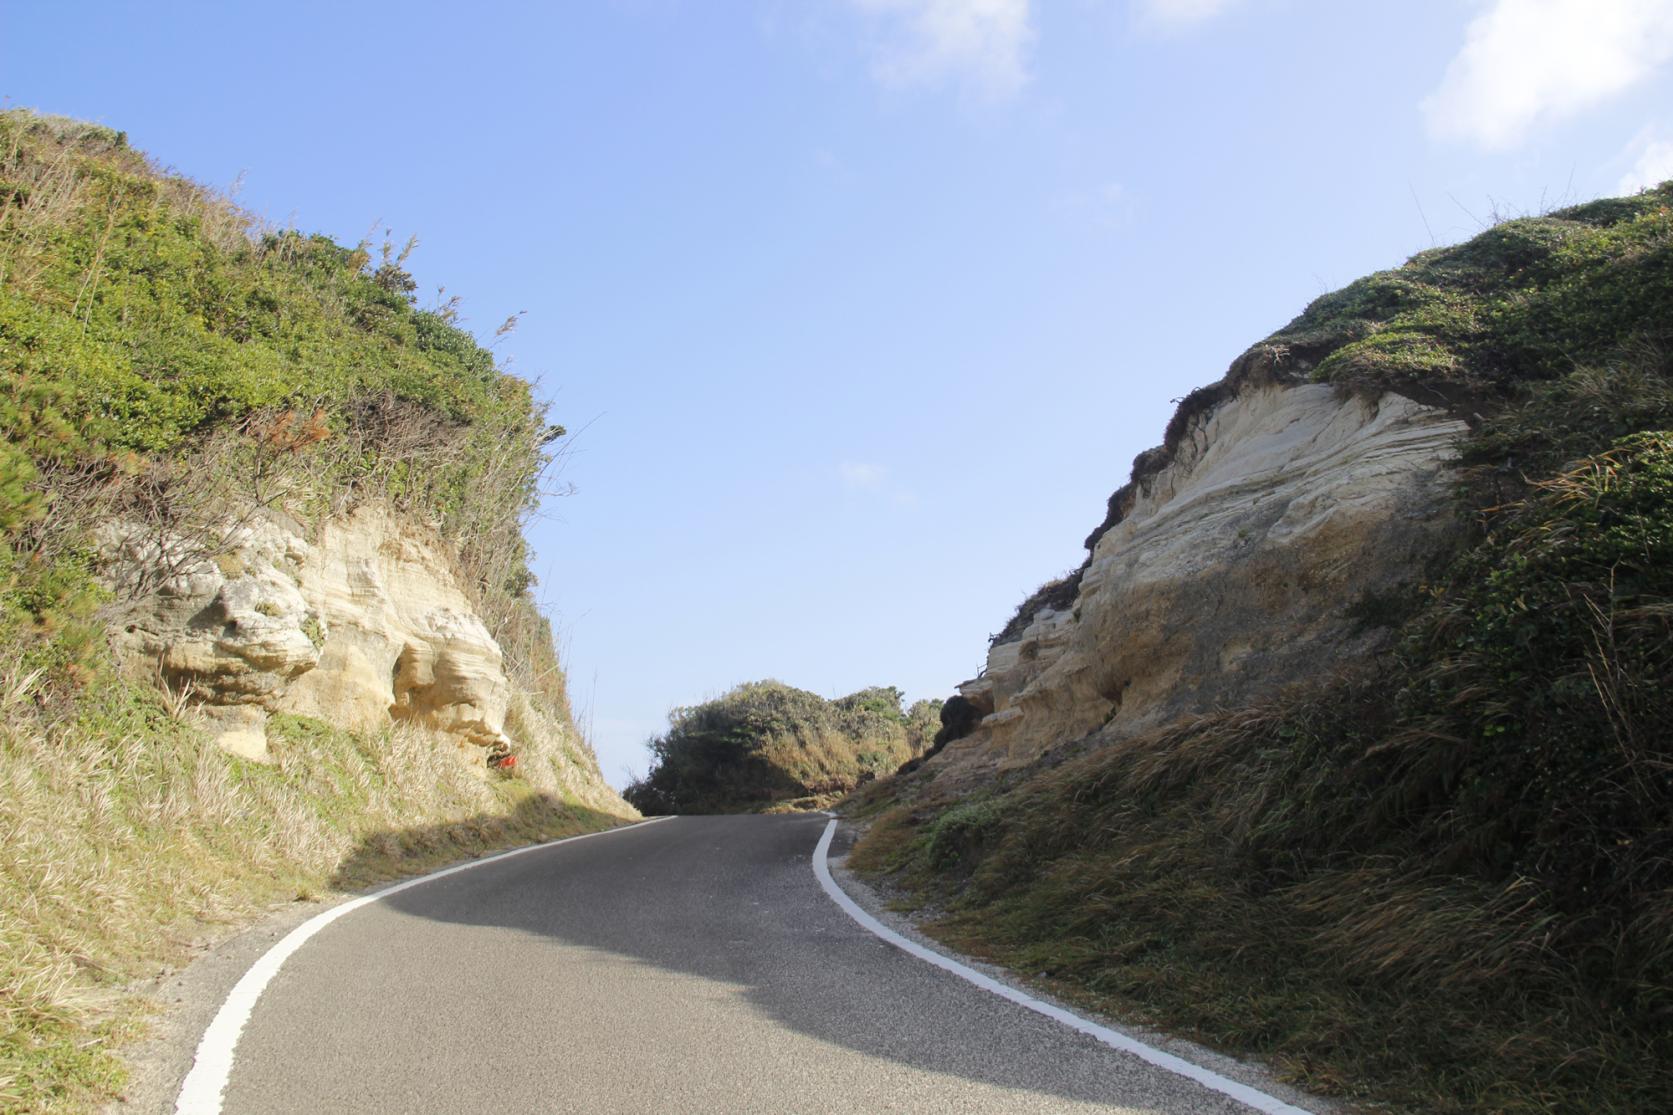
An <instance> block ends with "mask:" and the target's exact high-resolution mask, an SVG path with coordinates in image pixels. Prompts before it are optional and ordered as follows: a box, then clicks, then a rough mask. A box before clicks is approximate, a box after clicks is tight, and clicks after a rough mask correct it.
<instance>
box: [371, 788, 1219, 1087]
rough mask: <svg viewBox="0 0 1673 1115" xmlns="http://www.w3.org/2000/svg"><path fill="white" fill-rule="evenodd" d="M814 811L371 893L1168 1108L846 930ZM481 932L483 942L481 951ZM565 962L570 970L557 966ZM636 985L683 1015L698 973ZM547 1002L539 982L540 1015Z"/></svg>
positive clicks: (657, 830)
mask: <svg viewBox="0 0 1673 1115" xmlns="http://www.w3.org/2000/svg"><path fill="white" fill-rule="evenodd" d="M826 819H827V818H825V817H824V816H821V815H807V814H803V815H788V816H712V817H678V818H674V819H671V820H665V821H661V822H658V823H655V824H650V825H645V826H642V827H640V828H636V829H632V830H628V831H623V832H618V833H612V834H610V835H609V836H606V837H603V838H601V839H596V840H585V841H578V842H575V843H572V844H565V845H559V846H557V847H555V848H552V849H548V850H543V851H541V852H538V853H534V854H530V855H527V856H519V857H514V858H512V859H508V860H506V861H503V863H499V864H495V865H492V866H490V867H486V868H484V869H483V870H482V871H470V872H465V873H463V874H459V875H455V876H451V877H449V878H448V879H447V880H446V881H445V885H434V886H421V887H415V888H412V889H410V890H407V891H403V892H401V893H399V894H396V895H393V896H390V897H389V898H387V899H385V900H384V904H386V905H387V906H390V907H393V908H395V909H396V910H399V911H401V912H402V913H404V914H407V915H410V916H411V917H415V918H423V919H427V920H431V921H437V922H444V923H450V924H453V925H458V926H484V927H498V928H503V929H511V930H515V931H518V932H521V933H526V934H531V935H535V936H537V937H540V938H545V939H548V940H552V941H555V942H558V943H561V944H564V945H570V946H578V947H580V948H583V949H587V950H596V951H597V952H599V953H605V954H612V955H614V956H618V957H623V958H627V959H630V960H632V961H635V962H638V963H640V964H647V965H652V966H654V967H655V968H658V969H661V970H662V971H665V972H669V973H678V974H681V975H684V976H695V977H698V978H699V979H701V980H706V981H713V982H714V983H716V984H721V985H725V986H726V987H728V988H732V989H738V990H739V991H740V992H741V994H742V995H743V996H744V997H746V998H747V1001H748V1003H749V1004H750V1005H751V1006H752V1007H753V1008H754V1009H755V1010H756V1011H757V1012H760V1014H762V1015H764V1016H766V1017H767V1018H770V1019H771V1020H773V1021H775V1022H776V1023H777V1024H778V1025H781V1026H784V1027H789V1028H791V1029H793V1030H794V1031H796V1032H798V1033H800V1034H802V1035H806V1036H809V1037H812V1038H815V1039H817V1040H819V1041H821V1042H826V1043H831V1044H833V1045H837V1046H841V1047H843V1048H846V1049H849V1050H853V1051H856V1052H859V1053H862V1054H865V1055H868V1056H871V1057H876V1058H883V1059H887V1060H889V1061H892V1062H896V1063H898V1064H903V1065H910V1066H915V1067H917V1068H920V1069H923V1070H927V1071H929V1072H933V1073H942V1074H952V1075H955V1076H958V1077H962V1078H964V1079H966V1080H970V1081H975V1082H980V1083H983V1084H987V1085H993V1086H997V1087H1001V1088H1007V1089H1017V1090H1021V1091H1024V1092H1029V1093H1034V1094H1036V1095H1039V1096H1046V1097H1059V1098H1061V1099H1065V1100H1077V1101H1082V1102H1091V1103H1109V1102H1111V1099H1112V1097H1113V1096H1116V1095H1120V1096H1121V1103H1122V1104H1123V1105H1130V1106H1124V1108H1123V1109H1124V1110H1129V1111H1131V1110H1145V1109H1148V1108H1154V1109H1162V1108H1163V1107H1168V1108H1171V1109H1174V1110H1178V1109H1179V1108H1178V1107H1177V1104H1178V1098H1179V1093H1178V1092H1177V1091H1176V1090H1175V1089H1173V1088H1168V1087H1166V1086H1164V1088H1163V1089H1157V1088H1156V1087H1155V1086H1154V1085H1152V1084H1150V1083H1148V1082H1147V1080H1133V1079H1129V1076H1128V1074H1129V1073H1130V1071H1131V1068H1130V1062H1128V1061H1127V1060H1126V1059H1125V1058H1121V1057H1118V1056H1117V1055H1115V1054H1113V1053H1111V1052H1110V1051H1108V1050H1107V1049H1104V1048H1103V1047H1102V1046H1096V1044H1095V1043H1093V1042H1092V1041H1091V1039H1088V1038H1084V1037H1081V1036H1079V1035H1075V1034H1072V1033H1070V1032H1069V1031H1067V1030H1066V1029H1064V1028H1062V1027H1060V1026H1057V1025H1056V1024H1054V1023H1051V1022H1048V1021H1046V1020H1044V1019H1040V1018H1038V1017H1037V1016H1034V1015H1032V1014H1029V1013H1028V1012H1026V1011H1023V1010H1022V1009H1021V1008H1018V1007H1015V1006H1014V1005H1012V1004H1009V1003H1005V1002H1003V1001H1002V1000H999V999H998V998H996V997H994V996H991V995H988V994H986V993H984V992H981V991H979V990H977V989H975V988H973V987H970V986H968V985H965V984H963V983H961V982H959V981H957V980H953V979H949V978H947V977H946V976H945V975H944V974H942V973H939V972H937V971H935V970H934V969H932V968H931V967H930V966H928V965H926V964H924V963H923V962H921V961H919V960H917V959H915V958H912V957H909V956H907V955H906V954H904V953H902V952H900V951H899V950H897V949H895V948H893V947H892V946H890V945H888V944H886V943H884V942H882V941H880V940H878V939H877V938H875V937H873V936H871V935H870V934H869V933H867V932H865V931H864V930H863V929H861V928H860V927H858V926H857V925H855V924H854V923H853V922H852V921H851V920H849V918H848V917H847V916H846V915H845V914H844V913H842V911H841V910H840V909H838V907H837V906H836V905H835V904H834V903H833V902H832V901H831V900H830V898H829V897H828V896H827V895H825V893H824V892H823V891H822V890H821V889H820V887H819V884H818V881H817V879H816V878H815V877H814V874H813V871H812V867H811V863H810V857H811V854H812V852H813V848H814V846H815V844H816V842H817V841H818V838H819V836H820V834H821V832H822V830H823V827H824V824H825V822H826ZM451 828H452V827H451V826H445V827H444V829H443V830H442V831H423V830H420V831H419V832H417V833H416V834H415V833H412V832H408V833H403V834H400V835H399V837H398V838H399V839H402V840H406V841H412V840H418V841H421V842H431V843H440V842H445V841H447V840H449V839H451V838H452V834H451ZM368 854H370V855H378V854H381V852H380V851H379V850H377V849H371V850H369V851H368ZM356 858H357V857H353V856H351V857H350V860H349V861H348V862H346V863H345V865H344V869H343V872H342V873H341V874H342V877H343V880H344V881H345V883H347V882H349V881H351V880H353V879H354V878H355V877H356V876H357V874H358V870H357V866H356ZM466 940H469V938H466ZM492 940H493V938H487V937H485V938H483V941H484V947H487V942H490V941H492ZM533 955H534V956H535V957H536V958H537V960H536V963H539V964H542V965H548V966H549V967H548V968H547V969H546V970H544V971H543V972H542V979H544V980H551V981H552V982H553V985H554V986H555V987H557V986H561V981H562V980H563V979H565V978H573V979H576V980H581V979H587V978H596V977H597V973H596V972H595V973H593V974H592V975H590V976H589V975H584V974H581V973H580V969H581V968H583V967H585V965H584V964H582V963H580V962H579V961H578V960H574V959H566V957H565V955H564V954H563V953H562V952H555V953H551V954H549V955H548V954H542V953H539V952H538V951H537V952H536V953H534V954H533ZM566 964H568V965H573V966H574V967H575V968H576V970H577V972H576V974H575V975H573V976H565V975H564V973H563V972H562V971H561V968H562V967H564V966H565V965H566ZM554 968H555V969H559V970H557V971H554V970H552V969H554ZM651 982H653V983H660V984H661V985H665V986H666V987H668V988H672V989H673V990H668V991H666V992H665V993H666V994H670V995H674V996H680V998H679V999H678V1008H679V1009H680V1010H683V1011H692V1010H697V1009H700V1008H699V1007H695V1006H693V1003H694V1002H695V1001H697V1000H698V999H700V998H701V997H702V991H703V988H702V985H698V984H693V983H685V982H681V981H674V982H673V983H671V984H670V983H669V982H668V981H651ZM680 988H685V989H687V990H685V991H684V992H682V991H680V990H678V989H680ZM487 993H488V992H487V991H486V990H485V991H484V994H487ZM635 993H637V994H639V995H641V996H644V995H645V994H647V992H646V991H644V989H643V981H641V985H640V986H639V988H638V990H637V991H634V990H631V989H630V990H626V991H624V994H623V999H622V1002H621V1006H620V1009H621V1010H623V1011H652V1012H654V1011H657V1010H658V1008H659V1004H658V1003H657V1002H654V1001H646V1000H645V999H644V998H640V999H637V1000H635V999H634V998H633V997H632V996H633V995H634V994H635ZM560 1005H561V1003H560V1000H559V999H558V998H557V996H556V993H555V998H554V1008H555V1016H556V1015H557V1014H558V1013H561V1011H560V1010H559V1007H560ZM670 1005H672V1004H670ZM575 1009H579V1008H575ZM711 1022H712V1024H713V1025H709V1023H711ZM564 1024H565V1025H566V1026H571V1027H578V1028H579V1027H583V1026H585V1019H584V1018H578V1017H574V1016H572V1015H571V1016H564ZM701 1024H702V1025H704V1026H705V1027H706V1028H708V1029H709V1030H710V1033H709V1035H708V1036H707V1038H705V1039H703V1040H708V1041H713V1040H724V1036H723V1037H721V1038H720V1039H716V1037H715V1034H716V1033H717V1032H718V1033H720V1034H722V1035H724V1033H725V1030H724V1027H725V1025H726V1022H725V1016H724V1015H717V1016H715V1017H714V1018H713V1019H706V1020H705V1021H704V1022H703V1023H701ZM695 1044H701V1043H700V1042H696V1043H695ZM1163 1091H1166V1092H1167V1093H1168V1094H1162V1093H1163ZM1202 1099H1203V1100H1204V1102H1205V1105H1204V1106H1200V1107H1194V1108H1192V1109H1193V1110H1201V1111H1205V1112H1208V1111H1220V1110H1226V1111H1233V1110H1241V1108H1239V1107H1238V1106H1237V1105H1234V1104H1229V1103H1228V1104H1227V1105H1226V1106H1225V1107H1223V1108H1222V1107H1221V1106H1220V1105H1219V1104H1218V1103H1216V1102H1215V1101H1216V1100H1218V1099H1219V1097H1211V1096H1209V1095H1206V1094H1204V1095H1203V1096H1202Z"/></svg>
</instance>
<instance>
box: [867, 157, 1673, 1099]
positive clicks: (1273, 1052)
mask: <svg viewBox="0 0 1673 1115" xmlns="http://www.w3.org/2000/svg"><path fill="white" fill-rule="evenodd" d="M1669 306H1673V183H1668V184H1664V185H1663V186H1661V187H1659V188H1658V189H1656V190H1652V191H1645V192H1643V193H1641V194H1639V195H1637V196H1635V197H1631V198H1615V199H1605V200H1600V201H1596V202H1591V203H1588V204H1585V205H1581V206H1576V207H1573V208H1570V209H1565V210H1562V211H1559V212H1556V213H1552V214H1549V215H1546V216H1542V217H1537V218H1527V219H1520V220H1515V221H1509V222H1505V223H1503V224H1501V225H1498V226H1496V227H1495V228H1493V229H1490V230H1488V231H1486V232H1484V233H1483V234H1482V235H1480V236H1478V237H1476V238H1475V239H1473V240H1471V241H1469V242H1467V243H1464V244H1459V245H1456V246H1453V247H1449V248H1440V249H1434V250H1431V251H1426V252H1423V253H1421V254H1419V255H1417V256H1415V257H1413V258H1412V259H1411V260H1409V261H1408V262H1407V263H1405V264H1404V265H1402V266H1400V267H1398V268H1394V269H1391V270H1389V271H1384V272H1379V273H1377V274H1374V275H1370V276H1367V277H1366V278H1364V279H1361V280H1359V281H1357V282H1355V283H1352V284H1350V285H1349V286H1347V287H1345V288H1343V289H1342V290H1339V291H1335V292H1333V293H1331V294H1327V295H1325V296H1324V297H1322V298H1320V299H1318V300H1317V301H1315V302H1314V303H1313V304H1312V305H1311V306H1309V307H1308V308H1307V309H1306V310H1305V311H1304V312H1303V313H1302V314H1301V315H1300V316H1299V317H1297V318H1296V319H1295V320H1294V321H1293V322H1291V323H1290V324H1289V325H1287V326H1285V327H1284V328H1283V329H1282V330H1280V331H1279V332H1278V333H1276V334H1274V335H1273V336H1271V337H1269V338H1267V339H1266V340H1265V341H1263V342H1261V343H1259V344H1257V345H1255V346H1254V347H1253V348H1252V349H1250V350H1249V352H1248V353H1247V354H1245V355H1244V356H1243V357H1241V358H1240V359H1239V360H1237V361H1236V362H1235V363H1234V365H1233V366H1232V368H1231V370H1230V372H1229V374H1228V375H1227V376H1226V378H1225V379H1223V380H1221V381H1220V382H1218V383H1215V384H1213V385H1211V386H1209V387H1205V388H1202V389H1200V390H1198V391H1195V392H1193V393H1192V394H1191V395H1189V396H1187V398H1186V399H1185V400H1184V402H1183V404H1182V406H1181V407H1180V410H1179V412H1178V413H1177V414H1176V415H1175V417H1174V419H1173V421H1172V422H1171V423H1170V424H1169V426H1168V429H1167V431H1166V433H1165V435H1164V439H1163V444H1162V445H1161V446H1160V447H1159V448H1157V449H1153V450H1150V451H1147V452H1145V453H1143V454H1141V455H1140V456H1139V458H1138V459H1137V461H1136V462H1135V464H1134V469H1133V475H1132V480H1131V482H1130V483H1128V484H1127V485H1125V486H1124V487H1122V488H1121V489H1119V490H1118V491H1117V492H1116V493H1115V494H1114V495H1113V496H1112V497H1111V499H1110V502H1109V507H1108V513H1107V515H1106V516H1105V518H1104V520H1103V522H1102V524H1101V525H1100V526H1099V527H1098V528H1097V529H1096V530H1095V531H1094V532H1093V534H1092V536H1091V537H1090V538H1089V539H1088V540H1087V546H1088V550H1089V553H1088V556H1087V560H1086V562H1085V564H1084V565H1083V566H1082V567H1081V568H1080V569H1079V570H1077V571H1076V572H1075V573H1074V574H1072V575H1070V576H1069V577H1067V578H1064V579H1063V580H1061V581H1059V582H1053V583H1051V584H1049V585H1046V586H1044V587H1043V588H1042V589H1041V590H1040V591H1038V592H1036V593H1035V594H1034V595H1033V596H1031V597H1030V598H1029V599H1028V600H1027V601H1025V602H1024V604H1023V606H1022V607H1021V608H1019V609H1018V612H1017V614H1016V616H1015V617H1014V618H1013V619H1012V620H1011V621H1010V622H1009V623H1008V624H1006V626H1005V628H1004V629H1003V630H1002V631H1001V633H1000V635H999V636H998V637H997V638H996V639H995V640H994V641H993V644H992V646H991V648H990V653H989V656H988V662H987V668H986V669H985V670H984V671H983V673H982V675H981V676H980V677H978V678H976V679H974V680H972V681H969V682H966V683H964V685H963V686H961V696H959V697H956V698H953V699H952V700H950V701H948V702H947V715H946V716H945V717H944V720H943V731H942V733H941V734H939V735H938V737H937V741H938V746H939V747H940V750H939V751H938V752H937V753H935V754H934V756H933V757H932V758H931V759H929V760H928V761H927V762H926V763H924V764H922V765H921V766H919V767H918V768H917V769H915V770H914V769H911V768H912V764H908V769H906V770H904V771H903V772H902V774H901V775H898V776H896V777H894V778H892V779H889V780H886V781H884V782H882V783H880V784H879V785H878V786H876V787H875V788H872V789H866V790H862V791H861V792H860V793H858V794H857V795H855V798H854V800H853V802H852V803H851V805H850V807H849V808H850V811H851V815H853V816H856V817H857V818H862V819H865V820H867V821H868V822H869V824H870V827H869V829H868V831H867V833H866V835H865V836H864V838H863V839H862V840H861V841H860V842H859V843H858V844H857V845H856V847H855V850H854V853H853V856H852V858H851V862H853V863H854V864H855V865H856V866H858V867H859V868H860V869H862V870H870V871H879V872H885V873H888V874H889V875H890V876H891V878H892V879H893V880H894V881H895V882H896V883H898V884H899V885H901V886H902V887H903V888H904V889H905V890H906V891H907V892H908V893H909V894H912V895H915V896H916V898H917V900H918V901H920V902H922V903H924V904H926V905H928V906H930V907H932V908H934V909H935V910H937V911H940V912H941V914H942V916H941V917H940V919H939V920H938V921H936V922H935V923H933V924H932V925H931V926H930V929H931V931H932V932H936V933H940V934H944V935H945V936H946V937H947V938H948V939H949V940H951V941H952V942H954V943H955V944H957V945H959V946H961V947H971V946H976V947H977V948H978V949H979V950H980V952H981V954H982V955H983V956H987V957H992V958H995V959H998V960H1000V961H1002V962H1005V963H1008V964H1011V965H1013V966H1014V967H1015V968H1017V969H1018V970H1019V971H1021V972H1029V973H1034V972H1038V973H1043V974H1047V975H1049V976H1050V977H1051V978H1052V979H1053V980H1054V981H1060V982H1063V983H1067V984H1070V985H1078V986H1079V987H1080V988H1082V989H1083V990H1085V991H1086V992H1087V993H1088V994H1089V996H1091V997H1093V998H1094V999H1095V1001H1107V1002H1113V1003H1114V1004H1116V1005H1117V1006H1119V1007H1123V1008H1125V1007H1127V1006H1130V1005H1135V1004H1136V1005H1137V1006H1138V1007H1139V1008H1140V1010H1141V1011H1142V1012H1143V1014H1144V1016H1145V1017H1147V1018H1149V1019H1152V1020H1154V1021H1158V1022H1161V1023H1164V1024H1173V1025H1178V1026H1180V1027H1184V1028H1187V1029H1188V1030H1189V1031H1190V1032H1192V1033H1194V1034H1198V1035H1202V1036H1204V1037H1206V1038H1208V1039H1209V1040H1211V1041H1214V1042H1217V1043H1220V1044H1223V1045H1224V1046H1226V1047H1227V1048H1233V1049H1243V1050H1246V1051H1249V1052H1253V1053H1257V1054H1262V1055H1266V1056H1270V1057H1272V1058H1274V1059H1276V1060H1277V1061H1279V1062H1280V1063H1281V1064H1283V1065H1284V1066H1285V1067H1286V1069H1287V1070H1289V1071H1293V1072H1294V1073H1295V1075H1296V1077H1297V1078H1298V1079H1300V1080H1304V1081H1307V1082H1309V1083H1311V1084H1312V1085H1313V1086H1315V1087H1318V1088H1321V1089H1323V1090H1326V1091H1330V1092H1338V1093H1346V1094H1348V1095H1350V1096H1353V1097H1355V1098H1365V1097H1370V1096H1374V1097H1375V1098H1376V1100H1377V1102H1378V1103H1379V1104H1385V1103H1386V1104H1388V1105H1389V1106H1390V1107H1391V1108H1396V1109H1401V1110H1414V1111H1416V1110H1421V1111H1441V1110H1444V1111H1460V1112H1464V1111H1468V1112H1483V1113H1485V1112H1489V1111H1491V1112H1503V1111H1526V1112H1530V1113H1531V1112H1536V1111H1539V1112H1544V1111H1558V1110H1561V1111H1591V1110H1603V1109H1608V1110H1619V1111H1645V1112H1649V1111H1662V1110H1664V1109H1665V1107H1666V1097H1667V1095H1669V1094H1673V1071H1670V1069H1669V1066H1673V1030H1670V1029H1669V1027H1668V1025H1667V1018H1668V1003H1669V998H1668V992H1669V987H1668V981H1667V978H1666V974H1667V971H1668V957H1669V956H1673V932H1670V930H1669V927H1670V926H1673V828H1670V827H1669V825H1668V817H1669V816H1673V743H1670V740H1669V736H1668V733H1667V725H1668V724H1670V723H1673V656H1670V655H1669V648H1670V647H1673V358H1670V356H1669V354H1670V353H1673V317H1670V316H1669V314H1668V307H1669Z"/></svg>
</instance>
